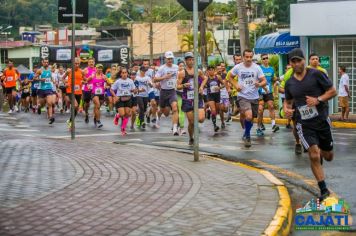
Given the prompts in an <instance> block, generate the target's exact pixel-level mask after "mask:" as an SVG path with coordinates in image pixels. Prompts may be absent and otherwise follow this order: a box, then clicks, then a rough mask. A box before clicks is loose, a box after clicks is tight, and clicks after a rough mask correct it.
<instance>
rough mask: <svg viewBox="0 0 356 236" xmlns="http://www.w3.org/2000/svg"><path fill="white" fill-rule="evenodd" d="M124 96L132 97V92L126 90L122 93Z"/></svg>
mask: <svg viewBox="0 0 356 236" xmlns="http://www.w3.org/2000/svg"><path fill="white" fill-rule="evenodd" d="M122 95H123V96H130V91H127V90H124V91H122Z"/></svg>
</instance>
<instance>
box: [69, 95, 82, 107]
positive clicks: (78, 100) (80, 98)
mask: <svg viewBox="0 0 356 236" xmlns="http://www.w3.org/2000/svg"><path fill="white" fill-rule="evenodd" d="M67 96H68V98H69V99H71V98H72V94H71V93H67ZM74 98H75V100H76V101H77V103H78V105H79V104H80V100H82V95H81V94H74Z"/></svg>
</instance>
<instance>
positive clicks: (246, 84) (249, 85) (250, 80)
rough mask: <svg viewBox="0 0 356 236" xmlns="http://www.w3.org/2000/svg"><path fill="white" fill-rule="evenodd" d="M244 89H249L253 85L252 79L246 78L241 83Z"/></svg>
mask: <svg viewBox="0 0 356 236" xmlns="http://www.w3.org/2000/svg"><path fill="white" fill-rule="evenodd" d="M243 83H244V87H251V86H253V85H254V84H255V80H254V79H253V78H247V79H245V80H244V81H243Z"/></svg>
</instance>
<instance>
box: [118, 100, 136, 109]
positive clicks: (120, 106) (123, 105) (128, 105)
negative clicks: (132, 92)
mask: <svg viewBox="0 0 356 236" xmlns="http://www.w3.org/2000/svg"><path fill="white" fill-rule="evenodd" d="M123 107H129V108H132V99H130V100H128V101H125V102H123V101H117V102H116V103H115V108H116V109H119V108H123Z"/></svg>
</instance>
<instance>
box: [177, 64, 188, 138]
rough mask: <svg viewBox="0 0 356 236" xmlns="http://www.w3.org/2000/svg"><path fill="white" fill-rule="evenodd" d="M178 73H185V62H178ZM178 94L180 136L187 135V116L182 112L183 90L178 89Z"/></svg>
mask: <svg viewBox="0 0 356 236" xmlns="http://www.w3.org/2000/svg"><path fill="white" fill-rule="evenodd" d="M177 65H178V71H179V72H181V71H185V65H184V62H183V61H180V62H178V64H177ZM176 92H177V102H178V126H179V134H180V135H183V134H186V132H185V130H184V123H185V115H184V112H183V111H182V94H183V89H176Z"/></svg>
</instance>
